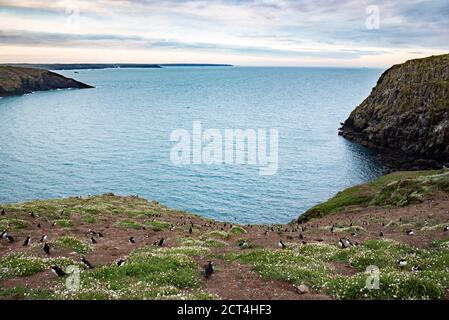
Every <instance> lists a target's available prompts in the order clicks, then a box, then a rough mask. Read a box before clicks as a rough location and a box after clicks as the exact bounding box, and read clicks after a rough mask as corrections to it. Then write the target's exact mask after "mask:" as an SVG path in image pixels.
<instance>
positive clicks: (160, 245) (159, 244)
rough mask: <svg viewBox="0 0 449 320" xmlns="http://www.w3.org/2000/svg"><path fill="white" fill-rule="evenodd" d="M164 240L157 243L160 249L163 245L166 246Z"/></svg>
mask: <svg viewBox="0 0 449 320" xmlns="http://www.w3.org/2000/svg"><path fill="white" fill-rule="evenodd" d="M164 241H165V240H164V238H161V240H159V242H158V243H157V245H158V246H159V247H162V245H163V244H164Z"/></svg>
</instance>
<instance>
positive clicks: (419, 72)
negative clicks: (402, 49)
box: [340, 54, 449, 168]
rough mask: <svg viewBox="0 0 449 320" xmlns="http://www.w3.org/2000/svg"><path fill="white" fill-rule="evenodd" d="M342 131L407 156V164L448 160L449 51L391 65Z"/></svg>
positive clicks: (424, 164) (437, 163)
mask: <svg viewBox="0 0 449 320" xmlns="http://www.w3.org/2000/svg"><path fill="white" fill-rule="evenodd" d="M340 134H341V135H342V136H343V137H345V138H347V139H350V140H353V141H356V142H359V143H361V144H363V145H365V146H368V147H370V148H374V149H377V150H380V151H382V152H383V153H384V154H388V155H391V156H393V157H396V158H397V157H399V158H401V159H403V160H404V161H402V164H403V167H404V165H405V166H406V167H407V166H408V167H410V166H412V167H415V168H416V167H438V166H441V165H448V163H449V54H445V55H440V56H432V57H428V58H424V59H416V60H410V61H407V62H406V63H404V64H400V65H395V66H393V67H391V68H390V69H388V70H387V71H385V72H384V73H383V74H382V76H381V77H380V78H379V80H378V82H377V85H376V87H375V88H374V89H373V90H372V92H371V94H370V95H369V97H368V98H366V99H365V101H363V102H362V104H360V105H359V106H358V107H357V108H356V109H355V110H354V111H353V112H352V113H351V115H350V116H349V118H348V119H347V120H346V121H345V123H344V124H343V127H342V128H341V129H340Z"/></svg>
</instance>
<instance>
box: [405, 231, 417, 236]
mask: <svg viewBox="0 0 449 320" xmlns="http://www.w3.org/2000/svg"><path fill="white" fill-rule="evenodd" d="M405 233H407V234H408V235H409V236H412V235H414V234H415V233H414V232H413V230H407V231H405Z"/></svg>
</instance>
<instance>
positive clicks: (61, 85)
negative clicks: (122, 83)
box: [0, 66, 93, 97]
mask: <svg viewBox="0 0 449 320" xmlns="http://www.w3.org/2000/svg"><path fill="white" fill-rule="evenodd" d="M68 88H77V89H84V88H93V87H92V86H89V85H87V84H84V83H82V82H79V81H76V80H74V79H71V78H66V77H64V76H62V75H60V74H57V73H54V72H51V71H48V70H43V69H34V68H23V67H12V66H0V96H2V97H4V96H13V95H21V94H25V93H30V92H33V91H42V90H53V89H68Z"/></svg>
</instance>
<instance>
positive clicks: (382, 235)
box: [379, 231, 384, 239]
mask: <svg viewBox="0 0 449 320" xmlns="http://www.w3.org/2000/svg"><path fill="white" fill-rule="evenodd" d="M379 237H381V238H382V239H383V238H384V233H383V232H382V231H381V232H380V234H379Z"/></svg>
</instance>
